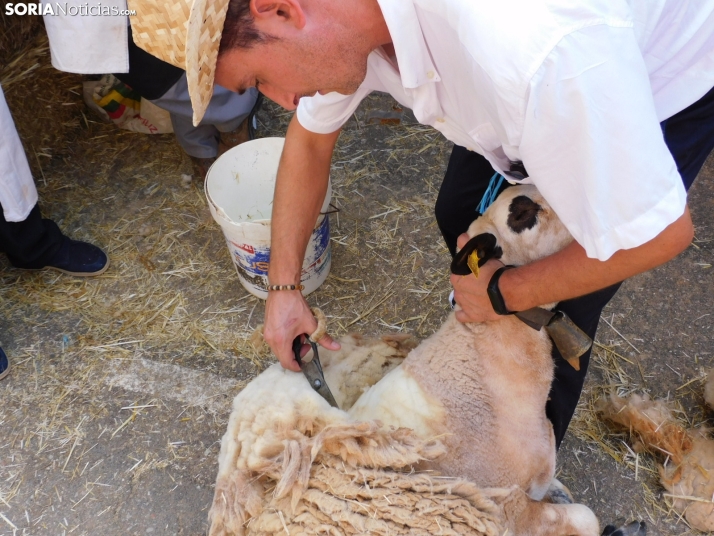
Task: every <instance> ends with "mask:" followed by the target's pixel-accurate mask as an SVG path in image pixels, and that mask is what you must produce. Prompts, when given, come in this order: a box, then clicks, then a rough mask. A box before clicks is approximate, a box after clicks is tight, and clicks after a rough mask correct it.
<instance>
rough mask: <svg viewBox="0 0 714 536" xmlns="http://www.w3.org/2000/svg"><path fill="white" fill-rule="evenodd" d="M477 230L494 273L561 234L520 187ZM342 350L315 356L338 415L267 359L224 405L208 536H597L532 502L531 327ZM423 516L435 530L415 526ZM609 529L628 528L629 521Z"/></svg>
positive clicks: (496, 324) (564, 235)
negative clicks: (489, 238) (493, 246)
mask: <svg viewBox="0 0 714 536" xmlns="http://www.w3.org/2000/svg"><path fill="white" fill-rule="evenodd" d="M482 233H490V234H491V235H493V236H494V237H495V238H496V242H497V244H498V246H499V247H500V248H501V249H502V257H501V260H502V261H503V262H504V263H505V264H525V263H528V262H531V261H534V260H536V259H538V258H541V257H544V256H547V255H550V254H552V253H555V252H556V251H558V250H560V249H562V248H563V247H565V246H566V245H567V244H569V243H570V241H571V240H572V237H571V236H570V234H569V233H568V231H567V230H566V229H565V227H564V226H563V225H562V224H561V223H560V221H559V220H558V218H557V216H556V215H555V213H554V212H553V211H552V209H551V208H550V207H549V205H548V204H547V203H546V202H545V200H544V199H543V198H542V196H541V195H540V194H539V193H538V191H537V190H536V189H535V187H532V186H518V187H513V188H509V189H507V190H506V191H505V192H504V193H503V194H501V196H500V197H499V198H498V199H497V201H496V202H495V203H494V204H493V205H492V207H490V208H489V209H488V210H487V211H486V213H485V214H484V215H483V216H482V217H480V218H478V219H477V220H476V221H475V222H474V223H473V224H472V225H471V226H470V227H469V229H468V234H469V236H471V237H474V236H476V235H479V234H482ZM341 344H342V346H343V347H342V349H341V350H340V351H339V352H329V351H323V352H321V355H324V357H323V367H324V370H325V377H326V380H327V383H328V385H329V386H330V388H331V389H332V392H333V394H334V395H335V398H336V400H337V401H338V404H339V406H340V408H342V409H337V408H332V407H330V406H329V405H328V404H327V402H325V401H324V400H323V399H321V398H320V397H319V395H317V394H316V393H314V392H313V391H312V390H311V389H310V387H309V386H308V384H307V382H305V381H304V378H302V377H301V376H300V375H299V374H295V373H292V372H288V371H285V370H283V369H282V368H281V367H280V366H279V365H277V364H276V365H273V366H272V367H270V368H269V369H267V370H266V371H265V372H263V373H262V374H261V375H260V376H258V378H256V379H255V380H254V381H253V382H252V383H251V384H250V385H248V386H247V387H246V389H244V390H243V391H242V392H241V393H240V394H239V395H238V396H237V397H236V399H235V400H234V404H233V412H232V413H231V417H230V421H229V425H228V430H227V432H226V434H225V436H224V437H223V440H222V445H221V452H220V455H219V473H218V478H217V481H216V491H215V496H214V502H213V505H212V508H211V512H210V515H209V517H210V520H211V530H210V534H211V535H222V534H244V533H245V532H247V533H250V534H275V533H278V532H281V533H282V532H283V531H285V532H287V533H289V534H301V533H304V534H310V533H315V532H320V533H322V532H324V533H326V534H352V533H365V532H366V533H374V534H407V533H409V534H419V533H421V534H431V533H435V532H443V533H445V534H481V535H485V534H489V535H491V534H493V535H496V534H503V533H504V531H506V530H508V533H509V534H514V535H516V536H538V535H549V536H557V535H563V536H565V535H568V536H571V535H576V536H596V535H597V534H598V532H599V529H598V521H597V518H596V517H595V515H594V514H593V513H592V511H591V510H590V509H589V508H587V507H586V506H584V505H579V504H551V503H548V502H545V501H541V500H542V499H544V497H545V496H546V493H547V491H548V489H549V487H550V486H551V483H552V481H553V476H554V471H555V442H554V436H553V430H552V426H551V424H550V422H549V421H548V420H547V418H546V416H545V404H546V400H547V397H548V393H549V390H550V385H551V382H552V379H553V361H552V358H551V343H550V340H549V339H548V337H547V335H546V334H545V333H544V331H543V330H541V331H535V330H533V329H532V328H530V327H528V326H526V325H525V324H523V323H522V322H521V321H520V320H518V319H517V318H514V317H512V316H506V317H503V318H501V319H499V320H497V321H493V322H485V323H476V324H462V323H459V322H458V321H457V320H456V319H455V316H454V314H453V313H452V314H451V315H450V316H449V317H448V318H447V319H446V321H445V322H444V324H443V325H442V327H441V328H440V329H439V330H438V331H437V332H436V333H435V334H433V335H432V336H431V337H429V338H428V339H426V340H425V341H423V342H422V343H421V344H419V345H418V346H416V348H414V349H412V350H411V351H409V352H408V354H407V351H408V349H409V346H410V345H409V344H408V343H407V341H403V340H395V339H391V340H390V339H386V340H382V341H377V342H371V343H365V342H364V341H362V340H360V339H359V338H355V337H347V338H343V339H342V340H341ZM404 354H407V355H406V357H403V355H404ZM365 363H369V364H370V367H369V372H368V373H366V374H363V373H362V371H364V370H365V369H364V364H365ZM382 375H383V376H382ZM524 438H528V440H527V441H524ZM412 468H416V469H418V470H419V471H420V472H418V473H415V474H412V473H410V471H411V470H412ZM438 475H447V476H448V477H452V478H446V477H444V476H438ZM375 486H376V487H377V488H378V489H379V493H378V494H377V495H375V494H374V493H372V492H371V491H370V490H373V489H374V488H375ZM347 488H351V490H352V491H351V492H350V493H347V492H344V490H345V489H347ZM355 488H357V489H355ZM343 492H344V495H341V494H342V493H343ZM382 496H383V497H384V499H381V497H382ZM380 501H381V503H380ZM385 501H386V503H385ZM426 503H428V506H424V505H425V504H426ZM425 512H429V514H428V516H430V517H429V518H431V517H433V518H434V519H435V520H436V523H431V524H429V523H426V522H423V517H424V516H423V515H420V514H423V513H425ZM454 512H457V513H458V515H456V514H455V513H454ZM425 523H426V524H425ZM623 533H624V534H643V532H642V531H640V529H639V525H638V527H637V529H636V530H632V531H631V532H627V531H624V532H623Z"/></svg>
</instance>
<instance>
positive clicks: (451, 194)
mask: <svg viewBox="0 0 714 536" xmlns="http://www.w3.org/2000/svg"><path fill="white" fill-rule="evenodd" d="M494 173H495V171H494V170H493V168H492V167H491V164H489V162H488V160H486V159H485V158H484V157H483V156H481V155H480V154H478V153H474V152H472V151H469V150H467V149H465V148H464V147H460V146H458V145H454V149H453V151H452V152H451V158H449V165H448V167H447V168H446V175H444V181H443V182H442V183H441V188H440V189H439V197H438V198H437V199H436V205H435V206H434V213H435V214H436V223H437V224H438V225H439V230H440V231H441V234H442V236H443V237H444V240H445V241H446V245H447V247H448V248H449V251H450V252H451V255H452V256H453V255H454V254H455V253H456V239H457V238H458V236H459V235H460V234H462V233H465V232H466V230H467V229H468V228H469V225H471V222H473V221H474V220H475V219H476V218H477V217H478V215H479V213H478V212H477V211H476V207H478V205H479V203H480V202H481V198H482V197H483V194H484V193H485V192H486V189H487V188H488V183H489V181H490V180H491V177H492V176H493V174H494Z"/></svg>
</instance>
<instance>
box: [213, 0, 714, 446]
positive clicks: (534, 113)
mask: <svg viewBox="0 0 714 536" xmlns="http://www.w3.org/2000/svg"><path fill="white" fill-rule="evenodd" d="M215 80H216V82H217V83H219V84H221V85H222V86H224V87H226V88H229V89H232V90H235V91H238V92H241V91H245V90H246V89H247V88H251V87H257V88H258V89H259V90H260V91H261V92H262V93H264V94H265V95H266V96H268V97H269V98H271V99H273V100H274V101H276V102H277V103H278V104H280V105H282V106H283V107H285V108H287V109H289V110H295V109H297V113H296V114H295V116H294V117H293V119H292V122H291V124H290V126H289V128H288V132H287V136H286V142H285V149H284V152H283V155H282V159H281V163H280V169H279V171H278V178H277V185H276V191H275V201H274V209H273V217H272V245H271V248H272V255H271V263H270V272H269V278H270V283H271V285H275V286H280V287H281V288H283V287H284V286H288V287H291V286H299V283H300V273H301V266H302V261H303V255H304V252H305V247H306V244H307V241H308V238H309V236H310V233H311V231H312V228H313V225H314V222H315V220H316V218H317V215H318V211H319V209H320V205H321V203H322V200H323V197H324V194H325V191H326V188H327V181H328V173H329V168H330V160H331V157H332V153H333V148H334V146H335V142H336V140H337V137H338V135H339V132H340V128H341V126H342V125H343V124H344V123H345V122H346V121H347V120H348V119H349V117H350V116H351V115H352V113H353V112H354V110H355V109H356V108H357V106H358V104H359V103H360V101H361V100H362V99H363V98H364V97H365V96H366V95H368V94H369V93H370V92H371V91H375V90H378V91H386V92H389V93H391V95H392V96H393V97H394V98H395V99H396V100H397V101H398V102H400V103H401V104H402V105H404V106H407V107H409V108H411V109H412V110H413V111H414V115H415V116H416V118H417V119H418V120H419V121H420V122H421V123H423V124H427V125H431V126H433V127H434V128H436V129H437V130H439V131H441V132H442V133H443V134H444V136H445V137H446V138H448V139H449V140H451V141H453V142H454V143H455V144H456V147H455V149H454V153H453V154H452V158H451V161H450V163H449V170H448V172H447V176H446V180H445V182H444V185H443V187H442V191H441V192H440V196H439V200H438V202H437V211H436V212H437V221H438V222H439V225H440V228H441V229H442V232H443V233H444V236H445V238H446V239H447V242H448V243H449V245H450V248H451V250H452V252H453V250H454V246H455V244H454V242H455V241H456V239H457V237H458V241H459V244H458V245H462V243H463V242H464V236H459V235H460V234H461V233H463V232H464V231H465V230H466V227H467V225H468V223H470V221H471V220H472V219H473V218H474V216H475V210H476V207H477V206H478V204H479V201H480V200H481V197H482V196H483V192H484V191H485V190H486V187H487V185H488V183H489V179H490V178H491V177H492V176H493V175H494V172H495V173H498V174H500V175H503V176H505V177H506V178H507V179H508V180H509V181H511V182H521V183H533V184H535V185H536V186H537V187H538V188H539V190H540V192H541V193H542V194H543V196H544V197H545V198H546V199H547V200H548V202H549V203H550V205H551V206H552V207H553V208H554V209H555V210H556V212H557V214H558V215H559V216H560V218H561V219H562V221H563V222H564V223H565V225H566V227H567V228H568V229H569V231H570V232H571V233H572V235H573V236H574V238H575V241H574V242H573V243H572V245H571V246H569V247H567V248H566V249H565V250H563V251H561V252H560V253H558V254H555V255H552V256H550V257H547V258H545V259H543V260H541V261H538V262H534V263H532V264H529V265H526V266H522V267H518V268H514V269H508V270H504V269H503V265H502V264H501V263H500V262H498V261H495V260H492V261H489V262H488V263H487V264H486V265H484V266H483V268H482V269H481V276H480V277H479V278H476V277H473V276H467V277H452V284H453V285H454V289H455V299H456V301H457V302H458V304H459V305H460V307H461V310H460V311H458V312H457V313H456V315H457V318H458V320H460V321H462V322H483V321H495V320H498V318H499V315H500V314H506V313H508V312H511V311H521V310H525V309H528V308H531V307H534V306H537V305H541V304H544V303H550V302H561V304H560V305H559V307H560V308H561V309H564V310H565V311H566V312H567V313H568V314H570V316H571V318H573V320H574V321H575V322H576V323H577V324H579V325H580V327H581V328H582V329H584V330H585V331H586V332H587V333H588V334H589V335H590V336H594V334H595V330H596V328H597V322H598V319H599V315H600V311H601V310H602V308H603V307H604V306H605V304H606V303H607V301H608V300H609V299H610V298H611V297H612V295H614V293H615V291H616V289H617V285H618V284H619V282H621V281H622V280H624V279H626V278H628V277H630V276H632V275H635V274H638V273H641V272H644V271H646V270H649V269H651V268H653V267H655V266H657V265H660V264H662V263H664V262H666V261H668V260H670V259H672V258H673V257H674V256H676V255H677V254H678V253H680V252H681V251H682V250H684V249H685V248H686V247H687V245H688V244H689V243H690V241H691V239H692V236H693V228H692V222H691V219H690V215H689V210H688V208H687V200H686V188H687V187H689V185H691V182H692V180H693V179H694V177H695V176H696V174H697V172H698V171H699V169H700V168H701V166H702V165H703V162H704V160H705V159H706V157H707V155H708V154H709V153H710V152H711V150H712V147H713V146H714V90H713V89H712V88H714V0H701V1H699V2H678V1H677V0H628V1H625V0H614V1H613V0H611V1H604V0H581V1H578V2H567V1H562V0H534V1H528V2H526V1H519V0H502V1H499V2H485V1H474V0H469V1H467V0H341V1H340V2H333V1H331V0H230V3H229V6H228V11H227V16H226V20H225V25H224V27H223V34H222V41H221V49H220V55H219V57H218V62H217V67H216V75H215ZM494 274H497V275H496V276H495V277H494ZM499 277H500V279H499ZM489 282H491V283H492V285H495V286H496V289H497V290H498V291H500V296H498V295H496V296H495V297H494V298H493V299H489V296H488V295H487V292H486V288H487V286H488V285H489ZM603 289H604V290H603ZM497 294H498V293H497ZM573 298H577V299H573ZM314 329H315V320H314V319H313V316H312V314H311V312H310V309H309V307H308V305H307V303H306V301H305V299H304V298H303V297H302V295H301V294H300V292H299V289H296V290H276V291H272V292H270V295H269V297H268V301H267V305H266V317H265V338H266V340H267V342H268V343H269V344H270V346H271V348H272V349H273V351H274V352H275V354H276V355H277V356H278V358H279V359H280V362H281V363H282V365H283V366H284V367H285V368H288V369H291V370H298V369H299V367H298V364H297V363H296V361H295V360H294V357H293V352H292V341H293V339H294V338H295V337H297V336H299V335H300V334H303V333H312V332H313V330H314ZM319 342H320V344H321V345H322V346H324V347H326V348H330V349H336V348H337V347H338V345H337V343H336V342H334V341H333V340H332V338H330V337H329V336H328V335H325V336H324V337H323V338H322V339H321V340H320V341H319ZM554 354H555V358H556V365H557V371H556V379H555V382H554V385H553V391H552V393H551V400H550V402H549V407H548V408H547V412H548V416H549V418H550V419H551V420H552V421H553V424H554V428H555V434H556V439H557V442H558V443H560V441H561V440H562V438H563V435H564V433H565V430H566V428H567V425H568V423H569V421H570V418H571V417H572V414H573V411H574V409H575V405H576V404H577V400H578V397H579V395H580V390H581V388H582V383H583V379H584V374H585V371H586V369H587V358H588V357H589V354H588V356H584V358H583V364H584V366H582V367H581V370H580V372H576V371H574V370H572V369H570V367H569V365H567V364H565V361H563V359H562V358H561V357H560V356H559V355H557V352H554Z"/></svg>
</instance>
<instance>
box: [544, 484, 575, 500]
mask: <svg viewBox="0 0 714 536" xmlns="http://www.w3.org/2000/svg"><path fill="white" fill-rule="evenodd" d="M543 502H549V503H552V504H573V503H574V502H575V500H574V499H573V494H572V493H570V490H569V489H568V488H567V486H566V485H565V484H563V483H562V482H561V481H560V480H558V479H557V478H555V477H553V480H551V482H550V487H549V488H548V491H546V492H545V497H543Z"/></svg>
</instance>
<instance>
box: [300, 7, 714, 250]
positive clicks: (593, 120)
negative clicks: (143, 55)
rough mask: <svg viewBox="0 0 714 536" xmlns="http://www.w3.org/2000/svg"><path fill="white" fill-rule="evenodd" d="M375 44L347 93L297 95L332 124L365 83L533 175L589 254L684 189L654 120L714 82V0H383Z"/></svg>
mask: <svg viewBox="0 0 714 536" xmlns="http://www.w3.org/2000/svg"><path fill="white" fill-rule="evenodd" d="M379 3H380V7H381V9H382V13H383V15H384V18H385V21H386V23H387V26H388V28H389V32H390V35H391V37H392V39H393V44H394V48H395V52H396V65H395V64H394V63H393V62H392V61H390V60H389V59H388V58H387V57H386V55H385V54H384V52H383V51H382V50H381V49H380V50H377V51H374V52H373V53H372V54H371V55H370V56H369V58H368V70H367V75H366V78H365V80H364V82H363V83H362V85H361V86H360V88H359V89H358V90H357V92H356V93H355V94H353V95H347V96H345V95H339V94H336V93H331V94H328V95H316V96H315V97H311V98H303V99H301V101H300V105H299V106H298V110H297V118H298V120H299V122H300V124H301V125H302V126H304V127H305V128H307V129H308V130H311V131H313V132H318V133H325V134H326V133H330V132H334V131H335V130H337V129H338V128H339V127H340V126H341V125H342V124H344V123H345V122H346V121H347V120H348V119H349V117H350V116H351V115H352V113H353V112H354V110H355V109H356V108H357V106H358V105H359V103H360V101H361V100H362V99H363V98H364V97H365V96H367V95H368V94H369V93H370V92H372V91H386V92H388V93H391V95H392V96H393V97H394V98H395V99H396V100H397V101H398V102H399V103H401V104H402V105H404V106H407V107H409V108H412V110H413V111H414V115H415V116H416V118H417V119H418V120H419V121H420V122H421V123H424V124H427V125H431V126H433V127H434V128H436V129H437V130H439V131H441V132H442V133H443V134H444V136H446V138H448V139H449V140H451V141H453V142H454V143H456V144H458V145H462V146H464V147H467V148H468V149H471V150H474V151H477V152H479V153H481V154H483V155H484V156H485V157H486V158H487V159H488V160H489V162H490V163H491V164H492V165H493V167H494V168H495V169H496V170H497V171H498V172H500V173H502V174H504V175H506V177H507V178H508V175H507V174H506V173H505V172H506V171H508V170H509V168H510V161H522V162H523V164H524V165H525V167H526V169H527V172H528V174H529V178H528V179H526V180H524V181H523V182H532V183H534V184H535V185H536V186H537V187H538V189H539V190H540V191H541V193H542V194H543V196H544V197H545V198H546V199H547V200H548V202H549V203H550V204H551V205H552V207H553V208H554V209H555V211H556V213H557V214H558V215H559V216H560V218H561V219H562V220H563V222H564V224H565V225H566V226H567V228H568V229H569V230H570V232H571V233H572V234H573V236H574V237H575V239H576V240H577V241H578V242H579V243H580V244H581V245H582V246H583V247H584V248H585V250H586V251H587V254H588V255H589V256H590V257H596V258H598V259H601V260H606V259H607V258H609V257H610V256H611V255H612V254H613V253H614V252H615V251H617V250H619V249H629V248H632V247H635V246H638V245H641V244H643V243H644V242H647V241H648V240H651V239H652V238H654V237H655V236H656V235H658V234H659V233H660V232H661V231H662V230H663V229H664V228H665V227H666V226H667V225H669V224H670V223H672V222H673V221H675V220H676V219H677V218H678V217H679V216H681V215H682V213H683V211H684V207H685V203H686V193H685V191H684V188H683V186H682V183H681V179H680V177H679V174H678V172H677V170H676V166H675V163H674V160H673V158H672V156H671V154H670V153H669V150H668V149H667V147H666V145H665V143H664V140H663V139H662V134H661V130H660V125H659V122H660V121H662V120H664V119H666V118H668V117H670V116H672V115H673V114H675V113H676V112H678V111H680V110H682V109H684V108H686V107H687V106H689V105H690V104H692V103H694V102H696V101H697V100H698V99H699V98H701V97H702V96H703V95H704V94H705V93H706V92H707V91H708V90H709V89H711V88H712V87H714V0H696V1H690V2H683V1H681V0H629V1H626V0H580V1H578V2H574V1H573V0H497V1H494V0H379Z"/></svg>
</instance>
